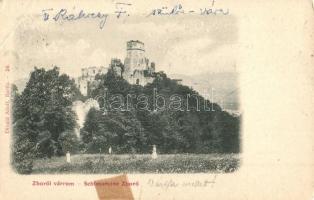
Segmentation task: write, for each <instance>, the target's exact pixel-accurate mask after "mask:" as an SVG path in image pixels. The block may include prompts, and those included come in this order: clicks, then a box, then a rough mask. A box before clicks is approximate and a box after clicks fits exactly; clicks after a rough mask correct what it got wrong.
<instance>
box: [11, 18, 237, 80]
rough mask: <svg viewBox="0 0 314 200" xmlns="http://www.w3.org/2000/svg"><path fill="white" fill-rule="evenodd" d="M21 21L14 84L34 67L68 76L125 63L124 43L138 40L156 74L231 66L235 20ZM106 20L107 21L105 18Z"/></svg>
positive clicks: (36, 19) (227, 69)
mask: <svg viewBox="0 0 314 200" xmlns="http://www.w3.org/2000/svg"><path fill="white" fill-rule="evenodd" d="M40 19H41V18H39V17H35V18H31V17H29V18H24V19H23V21H22V22H21V23H20V25H19V26H18V27H17V29H16V32H15V45H14V47H15V49H14V52H13V53H14V55H15V59H16V63H15V64H16V65H15V68H14V69H15V70H16V71H15V72H14V74H15V75H14V76H15V77H14V79H16V80H17V79H20V78H25V77H28V75H29V72H30V71H31V70H32V69H33V67H34V66H39V67H51V66H53V65H57V66H59V67H60V68H61V71H62V72H65V73H68V74H69V75H70V76H72V77H76V76H79V75H80V71H81V70H80V69H81V68H83V67H88V66H99V65H102V66H108V65H109V63H110V59H111V58H113V57H117V58H121V59H122V60H124V58H125V55H126V42H127V41H128V40H141V41H142V42H144V43H145V49H146V55H147V58H149V59H150V61H153V62H155V63H156V69H157V71H161V70H163V71H165V72H166V73H167V74H184V75H193V74H200V73H204V72H217V71H232V70H234V68H235V65H236V53H237V52H236V45H237V37H238V35H237V31H238V30H237V21H236V19H235V17H234V16H232V15H228V16H206V17H205V16H172V17H143V16H141V17H137V16H132V17H128V18H126V19H123V20H121V19H120V20H116V19H112V20H107V23H106V24H105V27H104V28H103V29H99V27H98V22H97V21H93V20H82V21H74V22H67V23H63V24H60V23H55V22H53V21H50V22H44V21H42V20H40ZM109 19H110V18H109Z"/></svg>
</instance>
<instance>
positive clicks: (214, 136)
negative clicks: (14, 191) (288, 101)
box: [11, 1, 242, 174]
mask: <svg viewBox="0 0 314 200" xmlns="http://www.w3.org/2000/svg"><path fill="white" fill-rule="evenodd" d="M213 3H215V1H213ZM131 6H132V4H122V3H116V7H117V12H116V13H115V14H114V16H113V17H112V18H110V17H109V16H107V15H106V14H103V13H99V12H98V13H89V12H87V11H84V10H80V9H78V8H75V7H73V8H72V9H43V10H42V12H41V13H40V16H39V17H38V16H29V17H25V18H23V20H22V21H21V23H19V24H18V26H17V28H16V32H15V33H14V41H15V42H14V47H15V49H14V51H13V52H12V55H13V56H14V60H15V65H14V69H12V71H13V79H14V81H13V84H12V90H11V93H12V94H11V100H12V130H13V134H12V137H13V138H12V139H13V142H12V145H11V149H12V153H11V163H12V167H13V169H14V170H15V171H16V172H17V173H19V174H67V173H79V174H94V173H95V174H97V173H103V174H115V173H231V172H234V171H236V170H237V169H238V168H239V167H240V163H241V162H240V161H241V160H240V153H241V114H242V113H241V109H240V88H239V85H238V76H239V72H238V70H237V54H236V52H237V46H236V45H237V40H238V39H237V37H238V33H237V32H238V27H237V20H236V18H235V16H233V15H229V13H228V12H227V10H222V9H220V10H217V13H215V17H205V16H203V15H206V14H210V13H208V12H209V11H206V10H201V11H202V12H201V13H200V14H189V15H187V14H186V13H183V12H184V11H183V7H182V5H181V4H177V5H175V6H174V7H171V8H161V9H155V10H152V12H151V13H150V14H148V15H147V16H145V17H142V16H136V15H135V16H129V15H128V14H127V11H128V9H129V7H131ZM191 13H192V12H191ZM166 14H167V15H174V16H172V17H171V18H165V17H164V16H163V15H166ZM47 25H49V26H47Z"/></svg>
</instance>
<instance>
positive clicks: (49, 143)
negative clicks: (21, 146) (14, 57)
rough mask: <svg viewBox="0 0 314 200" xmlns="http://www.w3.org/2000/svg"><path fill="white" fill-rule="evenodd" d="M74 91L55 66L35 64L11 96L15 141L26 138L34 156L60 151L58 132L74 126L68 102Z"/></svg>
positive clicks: (71, 128)
mask: <svg viewBox="0 0 314 200" xmlns="http://www.w3.org/2000/svg"><path fill="white" fill-rule="evenodd" d="M15 93H16V92H15ZM78 95H79V94H78V90H77V88H76V86H75V84H74V81H73V80H71V79H70V78H69V76H67V75H65V74H61V75H60V73H59V68H57V67H54V68H53V69H51V70H45V69H43V68H36V67H35V68H34V71H33V72H32V73H31V75H30V79H29V81H28V82H27V84H26V87H25V89H24V91H23V92H22V93H21V94H16V95H15V97H14V110H13V123H17V122H19V123H18V126H19V128H18V129H15V130H14V131H15V135H16V137H17V139H16V140H15V141H17V142H18V141H20V140H21V138H23V139H24V140H26V141H29V144H31V145H33V148H34V150H35V152H36V156H38V157H49V158H50V157H51V156H53V155H63V154H64V152H63V151H62V145H61V144H62V143H63V138H64V137H60V136H61V134H62V133H70V132H71V131H72V132H73V130H74V128H75V127H76V120H75V119H76V115H75V113H74V112H73V111H72V109H71V106H72V101H73V100H75V98H76V97H77V96H78ZM16 150H17V149H16Z"/></svg>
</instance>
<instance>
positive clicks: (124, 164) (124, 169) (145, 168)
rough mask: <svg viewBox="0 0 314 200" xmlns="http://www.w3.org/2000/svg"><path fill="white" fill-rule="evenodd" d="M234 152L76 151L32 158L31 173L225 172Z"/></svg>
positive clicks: (235, 162)
mask: <svg viewBox="0 0 314 200" xmlns="http://www.w3.org/2000/svg"><path fill="white" fill-rule="evenodd" d="M239 160H240V159H239V155H238V154H161V155H158V158H157V159H155V160H154V159H152V158H151V155H149V154H144V155H140V154H136V155H99V154H80V155H73V156H71V163H66V159H65V157H53V158H51V159H38V160H35V161H34V167H33V174H60V173H63V174H66V173H80V174H94V173H103V174H115V173H208V172H212V173H229V172H233V171H235V170H236V169H237V168H238V167H239V165H240V162H239Z"/></svg>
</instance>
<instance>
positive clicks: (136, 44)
mask: <svg viewBox="0 0 314 200" xmlns="http://www.w3.org/2000/svg"><path fill="white" fill-rule="evenodd" d="M126 51H127V55H126V58H125V59H124V63H122V62H121V60H120V59H117V58H113V59H111V63H110V65H109V67H103V66H101V67H88V68H83V69H82V75H81V76H80V77H79V78H78V79H77V80H76V84H77V86H78V88H79V89H80V91H81V93H82V94H83V95H84V96H86V95H88V94H89V91H90V90H91V89H93V88H95V87H96V86H97V84H98V82H97V81H96V80H95V76H96V75H97V74H106V73H107V71H108V70H109V68H110V69H112V70H113V72H114V73H115V74H116V75H117V76H121V77H123V78H124V79H125V80H126V81H128V82H129V83H130V84H136V85H142V86H144V85H146V84H147V83H152V82H153V80H154V78H155V74H156V73H155V63H153V62H151V63H150V62H149V59H148V58H146V57H145V48H144V43H143V42H141V41H138V40H130V41H128V42H127V45H126Z"/></svg>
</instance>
